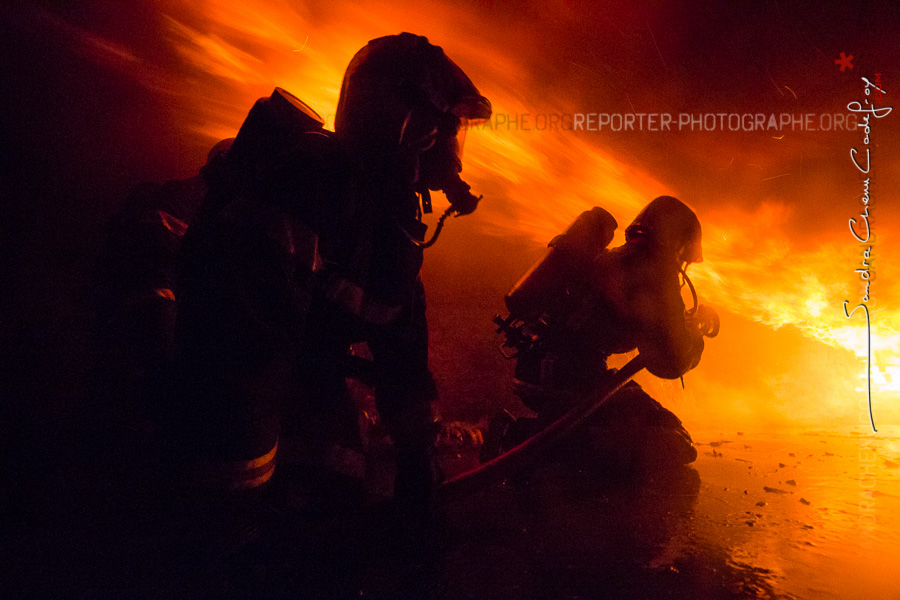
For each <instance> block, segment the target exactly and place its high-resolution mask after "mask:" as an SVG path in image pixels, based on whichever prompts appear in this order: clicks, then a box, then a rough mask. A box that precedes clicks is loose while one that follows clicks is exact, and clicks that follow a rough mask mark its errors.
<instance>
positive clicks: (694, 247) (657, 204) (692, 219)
mask: <svg viewBox="0 0 900 600" xmlns="http://www.w3.org/2000/svg"><path fill="white" fill-rule="evenodd" d="M639 237H646V238H649V239H651V240H653V241H654V242H655V243H656V244H657V245H659V246H660V247H661V248H663V249H665V250H671V251H672V252H674V253H675V254H676V256H677V257H678V261H679V263H685V262H686V263H695V262H703V250H702V247H701V244H700V240H701V231H700V220H699V219H698V218H697V215H696V214H694V211H693V210H691V209H690V208H689V207H688V206H687V205H686V204H685V203H683V202H682V201H681V200H678V199H677V198H673V197H672V196H660V197H659V198H656V199H655V200H653V201H652V202H650V204H648V205H647V206H645V207H644V209H643V210H642V211H641V212H640V213H638V216H637V217H635V219H634V221H632V223H631V225H629V226H628V228H627V229H625V240H626V241H631V240H634V239H637V238H639Z"/></svg>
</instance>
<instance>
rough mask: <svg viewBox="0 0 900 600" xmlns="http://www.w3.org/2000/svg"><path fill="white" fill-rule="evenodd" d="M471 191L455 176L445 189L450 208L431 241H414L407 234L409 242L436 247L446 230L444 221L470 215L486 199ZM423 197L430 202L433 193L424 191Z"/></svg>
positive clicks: (439, 221)
mask: <svg viewBox="0 0 900 600" xmlns="http://www.w3.org/2000/svg"><path fill="white" fill-rule="evenodd" d="M471 189H472V188H471V186H470V185H469V184H468V183H466V182H465V181H463V180H462V179H460V177H459V175H454V176H453V178H452V179H451V181H450V182H449V183H448V184H447V185H446V186H444V188H443V192H444V195H445V196H447V200H449V201H450V206H449V207H448V208H447V210H445V211H444V214H442V215H441V217H440V218H439V219H438V222H437V227H436V228H435V230H434V235H432V236H431V239H430V240H428V241H427V242H425V241H420V240H417V239H414V238H413V237H412V236H410V235H409V234H408V233H407V237H408V238H409V240H410V241H411V242H412V243H413V244H415V245H416V246H419V247H420V248H430V247H431V246H433V245H434V243H435V242H436V241H437V239H438V236H439V235H440V234H441V230H442V229H443V228H444V221H446V220H447V217H449V216H450V215H454V216H457V217H461V216H463V215H469V214H472V213H473V212H475V209H476V208H477V207H478V203H479V202H480V201H481V199H482V198H484V196H483V195H482V196H475V195H474V194H472V193H471V192H470V191H469V190H471ZM422 196H423V198H425V197H428V199H429V201H430V197H431V193H430V192H429V191H428V190H427V189H425V190H424V191H422ZM404 231H405V230H404Z"/></svg>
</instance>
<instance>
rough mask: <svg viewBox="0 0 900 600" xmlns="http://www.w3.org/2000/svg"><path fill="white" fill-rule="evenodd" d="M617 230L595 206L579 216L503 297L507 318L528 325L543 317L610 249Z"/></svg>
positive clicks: (600, 209) (602, 210)
mask: <svg viewBox="0 0 900 600" xmlns="http://www.w3.org/2000/svg"><path fill="white" fill-rule="evenodd" d="M616 227H618V223H616V220H615V218H614V217H613V216H612V215H611V214H609V213H608V212H607V211H606V210H604V209H602V208H600V207H598V206H595V207H594V208H592V209H591V210H586V211H584V212H583V213H581V214H580V215H578V218H577V219H575V221H574V222H573V223H572V224H571V225H569V227H568V229H566V230H565V232H564V233H562V234H561V235H558V236H556V237H555V238H553V240H551V242H550V243H549V244H548V246H549V248H548V249H547V252H546V254H544V256H543V258H541V259H540V260H539V261H538V262H536V263H535V264H534V265H533V266H532V267H531V268H530V269H529V270H528V272H527V273H525V275H524V276H522V278H521V279H520V280H519V282H518V283H516V285H514V286H513V288H512V290H510V292H509V293H508V294H507V295H506V307H507V308H508V309H509V312H510V316H511V317H514V318H515V319H516V320H521V321H526V322H528V321H532V320H534V319H536V318H538V317H540V316H541V315H542V314H544V313H545V312H546V311H547V309H548V307H549V306H550V305H551V304H552V303H553V302H554V299H556V298H558V297H559V296H560V294H563V293H565V290H566V285H567V282H569V281H570V280H571V278H572V277H577V276H578V275H579V273H580V272H581V271H582V270H583V269H584V268H586V267H587V266H588V265H589V264H590V263H591V261H593V260H594V258H596V257H597V255H598V254H599V253H600V252H601V251H602V250H603V249H605V248H606V247H607V246H608V245H609V243H610V242H611V241H612V239H613V233H614V232H615V230H616Z"/></svg>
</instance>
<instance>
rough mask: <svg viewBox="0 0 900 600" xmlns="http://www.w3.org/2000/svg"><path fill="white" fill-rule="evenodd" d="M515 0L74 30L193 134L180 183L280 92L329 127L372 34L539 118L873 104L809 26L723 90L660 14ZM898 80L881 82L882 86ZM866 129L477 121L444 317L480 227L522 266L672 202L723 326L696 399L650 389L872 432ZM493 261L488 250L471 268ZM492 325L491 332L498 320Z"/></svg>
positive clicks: (192, 18) (884, 130)
mask: <svg viewBox="0 0 900 600" xmlns="http://www.w3.org/2000/svg"><path fill="white" fill-rule="evenodd" d="M502 4H503V3H493V2H481V3H479V2H472V3H461V4H460V5H458V6H456V7H453V6H450V4H449V3H447V4H444V3H438V2H424V3H408V2H401V3H397V2H388V3H379V5H378V7H377V8H375V7H373V6H371V5H363V6H361V5H357V4H355V3H351V2H332V3H327V4H318V3H310V4H303V3H296V2H271V1H269V2H261V1H241V2H236V1H231V0H206V1H202V2H193V3H183V2H171V1H167V0H159V1H157V2H155V3H153V6H152V8H148V9H146V12H147V14H146V18H145V20H144V23H145V25H144V26H145V27H146V28H148V29H149V31H148V32H146V33H145V35H146V36H150V35H152V36H153V37H154V39H155V40H157V41H156V42H155V43H154V46H153V47H152V48H149V49H148V47H147V46H146V45H143V46H142V45H141V44H140V43H138V42H133V41H132V40H130V39H129V38H128V36H123V35H116V34H114V33H109V34H108V35H101V34H99V33H97V32H94V31H87V30H78V29H77V28H75V29H74V30H71V31H69V34H70V35H72V36H74V37H75V38H76V39H78V40H79V43H80V51H81V56H82V57H84V58H85V59H86V60H90V61H96V62H99V63H102V64H105V65H107V66H108V67H109V68H113V69H117V70H119V71H121V72H122V73H123V74H124V75H125V76H127V77H130V78H133V80H134V81H137V82H140V84H141V85H142V86H143V87H144V88H145V90H146V93H147V94H150V95H153V96H154V97H157V98H159V99H161V101H162V102H163V103H164V105H165V107H166V110H167V112H168V115H169V119H170V120H171V122H172V123H174V124H175V127H176V131H178V132H180V134H181V135H180V136H179V138H178V139H173V140H171V144H172V148H173V150H172V151H173V152H181V153H183V155H184V156H185V157H189V159H190V164H189V165H187V166H186V167H185V171H184V173H181V175H184V176H187V175H190V174H191V173H192V172H195V169H196V167H197V166H199V164H200V163H201V162H202V157H203V155H204V153H205V152H206V150H207V149H208V148H209V147H211V146H212V145H213V144H214V143H215V142H216V141H217V140H219V139H221V138H225V137H231V136H233V135H234V133H235V132H236V130H237V128H238V127H239V125H240V123H241V121H242V120H243V118H244V116H245V115H246V112H247V110H248V109H249V107H250V106H251V105H252V103H253V102H254V100H255V99H256V98H258V97H261V96H265V95H268V94H269V93H270V92H271V90H272V88H273V87H274V86H276V85H278V86H282V87H284V88H286V89H288V90H290V91H292V92H293V93H294V94H296V95H297V96H299V97H300V98H301V99H303V100H304V101H306V102H307V103H308V104H309V105H310V106H312V107H313V108H314V109H315V110H316V111H318V112H319V114H321V115H322V116H323V117H324V118H325V120H326V122H327V124H328V126H329V127H331V126H332V124H333V115H334V110H335V107H336V104H337V99H338V92H339V89H340V84H341V78H342V74H343V70H344V68H345V67H346V65H347V63H348V62H349V61H350V58H351V57H352V55H353V54H354V53H355V52H356V50H358V49H359V48H360V47H362V46H363V45H364V44H365V43H366V42H367V41H368V40H370V39H372V38H375V37H379V36H381V35H385V34H390V33H398V32H400V31H412V32H414V33H418V34H421V35H425V36H427V37H428V38H429V39H430V40H431V41H432V42H433V43H436V44H439V45H441V46H443V47H444V49H445V50H446V51H447V53H448V55H449V56H451V57H452V58H453V59H454V60H455V61H456V62H457V63H458V64H459V65H460V66H462V67H463V68H464V70H466V71H467V73H468V74H469V75H470V77H471V78H472V80H473V81H474V82H475V83H476V85H478V86H479V88H480V89H481V91H482V93H483V94H485V95H486V96H487V97H488V98H490V100H491V102H492V104H493V107H494V111H495V114H496V115H505V116H507V118H509V117H508V116H510V115H513V116H514V115H523V114H524V115H531V119H532V127H534V120H533V119H534V115H549V114H562V113H565V114H572V113H591V112H610V113H614V112H618V113H623V112H648V113H649V112H673V113H675V112H729V113H731V112H748V111H753V112H765V113H773V112H774V113H781V112H793V113H816V114H819V113H840V112H844V113H846V110H845V106H846V104H847V103H848V102H850V101H852V100H858V99H860V97H861V94H862V85H861V83H860V80H859V78H858V76H857V73H861V72H862V69H860V70H859V71H857V72H854V73H852V74H851V73H847V74H846V76H844V75H842V74H841V73H840V72H839V71H838V69H837V67H836V65H834V64H832V62H833V61H832V60H831V59H830V56H831V48H830V47H826V48H821V49H820V48H818V47H817V46H816V45H815V40H812V41H810V40H809V36H807V38H806V42H803V43H804V44H807V45H808V47H807V46H804V47H803V48H801V50H800V51H796V52H794V53H793V54H792V55H791V56H790V57H788V58H784V59H779V58H778V57H774V56H769V57H763V58H762V59H758V60H757V58H758V57H757V58H754V57H748V58H747V64H748V65H749V66H748V67H747V70H746V73H747V78H746V80H744V81H734V80H729V81H727V82H724V81H716V77H715V67H714V65H713V66H711V71H710V75H709V77H707V78H703V77H696V76H694V77H687V76H686V75H684V74H683V73H682V71H686V70H687V69H689V68H691V65H692V64H693V61H697V60H701V58H702V57H701V56H700V55H699V54H698V52H699V50H696V49H695V46H694V45H693V43H692V41H691V37H690V36H688V35H678V33H677V31H675V30H673V28H668V27H667V23H666V15H665V14H664V13H662V11H658V12H659V13H660V14H656V13H654V11H653V10H651V9H648V8H644V9H634V10H633V11H626V10H620V11H619V12H618V13H616V12H615V11H611V12H610V13H609V14H604V15H603V18H602V19H598V20H597V21H596V22H594V23H592V22H589V20H585V18H584V17H583V16H582V15H580V14H579V12H578V10H579V3H573V2H562V1H558V2H545V3H536V4H535V5H533V6H532V7H531V8H529V9H527V10H525V11H524V13H521V14H520V13H517V12H516V11H514V10H513V9H512V8H511V7H504V6H502ZM832 16H833V18H840V15H832ZM535 21H542V23H541V26H540V27H535ZM785 26H787V25H785ZM591 31H594V32H595V35H596V37H597V38H603V37H606V38H608V40H609V43H608V44H607V47H609V48H611V50H609V51H608V52H607V53H606V54H602V55H599V54H596V53H594V54H590V53H585V52H582V53H579V51H578V49H577V47H576V46H577V44H578V37H577V35H574V34H573V35H572V36H571V37H572V39H567V32H577V33H579V34H581V35H584V34H585V32H591ZM746 35H749V34H746ZM741 39H743V38H742V37H741V36H740V35H738V36H737V38H736V40H737V41H735V42H734V43H735V44H737V43H740V40H741ZM694 40H696V38H694ZM798 43H800V42H798ZM722 47H724V46H722ZM617 48H618V50H616V49H617ZM840 49H841V50H843V48H840ZM738 52H739V51H738ZM835 54H836V52H835ZM733 55H734V54H733V53H732V54H731V56H733ZM591 56H593V59H592V58H591ZM578 57H580V59H578ZM581 59H583V60H581ZM704 60H713V61H714V60H716V59H715V57H712V58H709V57H707V58H706V59H704ZM754 61H755V62H754ZM802 61H807V62H806V63H805V64H804V65H799V64H798V62H802ZM885 70H887V67H885ZM701 71H702V69H701ZM704 79H706V83H701V82H703V81H704ZM892 83H893V82H889V81H886V82H885V86H886V88H888V91H889V92H892V90H891V89H890V88H892V87H893V86H892V85H891V84H892ZM726 87H727V88H729V89H730V90H731V91H726V90H725V88H726ZM734 88H739V90H738V92H734V91H733V90H734ZM740 89H743V90H745V95H746V98H744V99H743V100H742V99H741V98H740V97H739V96H740V94H741V93H744V92H741V91H740ZM897 89H898V90H900V85H898V86H897ZM736 94H737V95H736ZM882 121H883V122H878V123H877V124H876V127H877V128H876V130H875V132H874V136H875V137H876V138H877V140H876V141H877V143H878V149H877V150H876V151H875V153H874V155H873V163H875V164H876V165H877V166H876V176H875V178H874V181H875V183H874V185H873V187H872V190H873V199H874V200H873V205H872V213H873V215H875V216H874V218H873V222H872V226H873V231H874V232H875V234H876V238H875V241H876V243H875V245H874V250H873V255H874V261H873V267H874V272H875V273H876V274H877V276H876V279H875V280H874V282H873V284H872V288H871V301H870V302H869V304H868V305H869V307H870V309H871V321H872V325H871V334H872V348H873V365H872V371H871V373H872V393H873V402H874V408H875V419H876V423H878V424H884V425H887V424H900V412H898V407H900V403H898V402H897V401H898V399H900V306H898V301H900V273H898V272H897V256H900V253H898V252H897V247H898V240H897V233H898V231H900V223H898V220H897V217H896V214H897V212H896V211H895V210H891V209H890V208H889V205H890V204H891V203H893V202H894V201H895V200H896V197H895V196H894V197H891V196H890V195H889V190H890V189H892V187H893V188H894V189H896V183H897V180H898V177H897V176H898V168H897V167H898V165H897V158H896V157H897V156H900V154H898V152H897V149H898V148H900V139H898V137H897V135H896V132H897V128H896V126H895V125H893V124H892V122H897V121H900V114H897V115H891V117H890V118H887V119H883V120H882ZM861 137H862V136H861V135H860V134H859V132H856V131H837V132H808V131H804V132H797V131H788V132H749V133H748V132H680V133H678V132H671V133H663V132H620V133H615V132H585V131H580V132H575V131H546V130H545V131H537V130H534V129H532V130H525V129H524V127H520V126H517V127H511V126H489V127H486V128H482V129H477V130H473V131H470V132H469V133H468V136H467V141H466V148H465V161H464V176H465V177H466V178H467V179H468V180H469V182H470V183H471V184H472V185H473V188H474V189H475V190H477V192H478V193H483V194H484V196H485V200H484V201H483V203H482V205H481V208H480V209H479V211H478V212H477V213H476V214H475V215H474V216H473V217H469V218H468V219H465V220H460V221H455V222H451V223H450V225H449V227H448V233H447V234H445V235H446V239H445V240H442V241H443V242H444V243H443V244H440V243H439V244H438V246H437V247H436V248H435V249H434V250H433V251H431V252H432V254H430V255H429V258H428V259H426V263H428V264H427V266H426V277H427V278H428V279H429V283H430V288H431V290H432V298H436V300H433V301H432V312H434V310H435V308H434V306H440V303H441V299H440V294H441V292H440V290H441V286H442V285H443V284H442V283H441V281H440V279H441V277H442V273H444V272H447V273H454V274H457V275H458V272H457V271H453V267H451V266H448V264H449V263H450V262H452V261H451V258H450V257H458V256H459V249H458V248H456V249H454V248H453V247H452V245H454V244H464V243H466V242H465V239H466V236H468V237H469V238H470V239H471V237H472V236H480V237H481V239H482V241H480V242H479V243H478V244H479V245H478V248H480V249H481V250H482V251H487V252H489V251H490V248H491V245H490V242H489V240H490V239H505V240H507V241H508V240H517V242H516V243H517V244H519V246H518V247H519V248H520V249H521V251H522V256H527V257H537V256H538V255H539V254H540V247H541V246H543V245H544V244H546V242H547V241H548V240H549V239H550V238H552V237H553V236H554V235H556V234H557V233H559V232H560V231H561V230H562V229H563V228H564V227H565V226H566V225H567V224H568V223H569V222H570V221H571V220H572V219H573V218H574V217H575V216H576V215H577V214H578V213H579V212H580V211H582V210H585V209H587V208H590V207H591V206H594V205H601V206H604V207H605V208H607V209H608V210H610V211H611V212H612V213H613V214H614V215H615V216H616V217H617V219H618V220H619V223H620V231H621V230H622V229H624V225H625V224H627V223H628V222H629V221H630V219H631V218H632V217H633V216H634V214H635V213H636V212H637V211H638V210H639V208H640V207H642V206H643V205H644V204H645V203H646V202H647V201H649V200H650V199H652V198H654V197H656V196H659V195H663V194H670V195H675V196H677V197H680V198H682V199H683V200H685V201H686V202H688V203H689V204H691V205H692V206H694V207H695V208H696V210H697V212H698V214H699V216H700V218H701V221H702V222H703V226H704V244H703V245H704V258H705V262H704V263H702V264H700V265H697V266H694V267H692V269H691V271H690V273H692V274H693V279H694V282H695V285H696V287H697V289H698V291H699V293H700V296H701V300H702V301H704V302H707V303H709V304H711V305H713V306H714V307H716V308H717V309H718V310H719V312H720V314H721V316H722V334H721V335H720V337H719V338H718V339H716V340H713V341H711V342H709V343H708V344H707V353H706V355H705V357H704V361H703V363H701V367H700V368H699V369H698V370H697V371H695V372H693V373H691V374H690V375H689V376H688V377H686V378H685V381H686V386H687V387H686V389H685V390H684V391H682V390H681V386H680V384H679V383H677V382H649V381H646V384H647V385H650V386H652V387H654V389H656V391H657V394H658V395H661V400H663V401H664V402H665V403H669V404H670V405H674V406H675V408H676V411H677V412H679V414H683V415H686V420H687V421H691V420H692V419H693V420H697V421H701V420H703V421H704V422H707V423H710V422H711V423H717V422H726V421H728V420H729V419H733V418H735V417H736V416H737V417H739V418H741V419H743V420H753V419H759V420H760V421H761V422H764V423H793V422H796V421H807V422H814V423H820V424H823V425H824V424H828V425H837V424H838V423H850V424H852V425H857V424H858V423H859V422H860V421H861V417H860V414H861V413H860V401H861V400H863V401H864V400H865V384H866V382H865V379H864V377H865V368H866V365H865V356H866V349H867V345H866V328H865V326H864V322H863V319H862V315H861V314H860V313H857V314H856V316H855V318H853V319H847V318H845V317H844V314H843V311H842V303H843V302H844V300H849V301H850V307H851V308H852V307H853V306H855V305H856V304H857V303H858V302H859V301H860V298H861V296H862V294H863V284H862V282H861V280H860V279H859V277H858V274H857V273H855V272H854V270H855V269H856V268H858V267H859V265H860V261H861V260H862V256H861V251H862V247H861V246H860V244H858V243H856V242H855V240H853V238H852V237H851V235H850V232H849V230H848V227H847V221H848V219H849V218H851V217H854V216H858V214H859V211H860V210H861V208H862V206H861V204H860V203H859V200H860V197H861V194H862V185H861V180H860V179H859V174H858V173H857V171H856V170H855V168H854V167H853V165H852V163H851V162H850V160H849V149H850V148H851V147H853V146H854V145H855V146H857V147H861ZM436 200H437V199H436ZM437 204H438V206H436V210H437V211H440V210H442V208H443V207H442V206H440V203H439V202H438V203H437ZM454 230H455V233H454ZM461 236H462V237H461ZM484 240H488V241H484ZM442 247H443V248H442ZM485 260H486V259H484V258H480V259H478V260H473V267H472V268H473V269H476V267H477V268H482V267H483V264H482V263H483V262H485ZM517 260H518V262H517V261H516V260H506V259H504V257H503V256H499V257H493V259H492V261H493V262H495V263H498V264H499V266H495V269H496V270H495V272H493V273H485V276H486V277H497V276H498V274H499V277H500V278H501V279H503V278H505V280H504V281H501V282H500V283H499V284H498V285H499V286H500V287H502V288H505V287H508V285H509V284H511V283H513V282H514V281H515V280H516V279H517V278H518V276H519V275H520V274H521V265H522V264H524V262H523V259H522V258H521V256H520V257H517ZM529 260H530V258H529ZM479 261H481V262H479ZM489 262H490V261H489ZM526 262H527V261H526ZM477 265H481V266H477ZM504 265H508V267H505V268H504ZM442 267H446V270H445V271H441V268H442ZM473 277H475V276H473ZM475 278H476V279H477V277H475ZM454 285H459V284H454ZM435 290H438V292H437V294H435ZM435 303H437V304H435ZM498 303H499V298H498ZM483 316H484V319H485V323H487V321H486V319H487V318H489V317H490V315H489V314H488V315H483ZM486 326H487V325H485V327H486ZM474 327H475V325H473V328H474ZM435 351H436V352H437V353H438V355H440V352H441V350H440V348H436V350H435ZM451 377H452V376H451ZM863 424H865V423H864V422H863Z"/></svg>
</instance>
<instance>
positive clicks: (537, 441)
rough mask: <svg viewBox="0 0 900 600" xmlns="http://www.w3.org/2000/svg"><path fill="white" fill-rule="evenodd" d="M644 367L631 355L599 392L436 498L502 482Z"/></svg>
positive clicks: (449, 484) (460, 478) (459, 477)
mask: <svg viewBox="0 0 900 600" xmlns="http://www.w3.org/2000/svg"><path fill="white" fill-rule="evenodd" d="M644 367H645V364H644V358H643V357H642V356H641V355H640V354H639V355H637V356H635V357H634V358H632V359H631V360H630V361H628V363H627V364H626V365H625V366H624V367H622V368H621V369H619V370H618V371H616V372H615V373H614V374H613V376H612V378H611V379H610V380H609V383H608V384H607V385H606V386H605V387H604V388H603V389H600V390H597V391H596V392H594V393H593V394H591V395H590V396H589V397H588V398H586V399H585V400H583V401H582V402H581V403H580V404H578V405H577V406H575V407H574V408H572V409H571V410H570V411H569V412H567V413H566V414H565V415H563V416H562V417H560V418H559V419H557V420H556V421H555V422H553V423H552V424H551V425H549V426H548V427H546V428H544V429H543V430H541V431H540V432H539V433H537V434H536V435H534V436H532V437H530V438H528V439H527V440H525V441H524V442H522V443H521V444H519V445H518V446H515V447H514V448H511V449H509V450H508V451H506V452H504V453H503V454H501V455H500V456H497V457H496V458H494V459H493V460H490V461H488V462H486V463H484V464H482V465H480V466H478V467H476V468H474V469H472V470H470V471H466V472H465V473H460V474H459V475H457V476H455V477H453V478H451V479H448V480H447V481H445V482H444V483H442V484H441V485H440V486H439V487H438V488H437V490H436V494H437V497H438V499H439V500H445V501H446V500H453V499H456V498H459V497H462V496H465V495H467V494H469V493H472V492H474V491H476V490H478V489H480V488H483V487H486V486H488V485H491V484H493V483H497V482H499V481H502V480H504V479H506V478H508V477H509V476H511V475H512V474H513V473H515V472H516V471H518V470H519V469H522V468H523V467H526V466H528V464H530V463H531V462H533V461H534V460H535V459H536V458H538V457H539V456H540V455H541V454H542V453H544V452H546V451H547V450H548V449H550V448H551V447H552V446H554V445H556V444H557V443H558V442H559V441H560V440H562V439H564V438H565V437H566V436H567V435H568V434H569V433H570V432H571V431H572V430H574V429H577V428H578V427H580V426H581V425H583V424H584V423H585V422H586V421H587V420H588V419H590V418H591V417H592V416H593V415H594V413H596V412H597V410H598V409H599V408H600V407H601V406H603V405H604V404H606V403H607V402H608V401H609V399H610V398H612V396H613V395H615V393H616V392H618V391H619V390H620V389H622V386H624V385H625V384H626V383H628V382H629V381H631V378H632V377H634V376H635V375H637V374H638V373H639V372H640V371H641V370H642V369H643V368H644Z"/></svg>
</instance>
